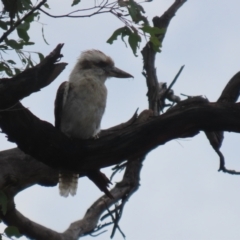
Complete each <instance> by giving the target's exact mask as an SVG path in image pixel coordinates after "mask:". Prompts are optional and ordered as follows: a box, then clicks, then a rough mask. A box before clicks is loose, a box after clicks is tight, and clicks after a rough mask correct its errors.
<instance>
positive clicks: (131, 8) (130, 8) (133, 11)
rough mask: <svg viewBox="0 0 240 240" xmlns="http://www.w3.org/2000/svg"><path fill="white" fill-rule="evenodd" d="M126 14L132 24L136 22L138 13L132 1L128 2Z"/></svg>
mask: <svg viewBox="0 0 240 240" xmlns="http://www.w3.org/2000/svg"><path fill="white" fill-rule="evenodd" d="M128 12H129V14H130V16H131V18H132V20H133V21H134V22H136V21H137V13H138V12H139V10H138V8H137V7H136V3H135V2H134V1H133V0H129V1H128Z"/></svg>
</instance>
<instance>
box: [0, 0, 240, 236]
mask: <svg viewBox="0 0 240 240" xmlns="http://www.w3.org/2000/svg"><path fill="white" fill-rule="evenodd" d="M99 1H100V0H99ZM48 2H49V5H50V7H51V13H52V14H58V15H59V14H64V13H67V12H69V11H71V10H72V9H71V8H70V3H71V1H70V0H69V1H66V0H58V1H54V0H51V1H48ZM87 3H88V4H90V5H91V6H93V5H94V1H90V0H82V1H81V4H80V5H79V6H78V7H76V8H74V9H78V8H80V7H85V6H86V4H87ZM172 3H173V1H170V0H155V1H153V2H151V3H143V7H144V8H145V10H146V13H147V15H148V16H149V17H148V18H149V20H150V19H152V17H154V16H156V15H158V16H160V15H161V14H162V13H163V12H164V11H165V10H166V9H167V8H168V7H169V6H170V5H171V4H172ZM239 9H240V1H239V0H228V1H226V0H225V1H219V0H211V1H202V0H189V1H187V2H186V3H185V4H184V5H183V6H182V8H181V9H180V10H179V11H178V12H177V14H176V16H175V17H174V18H173V20H172V22H171V24H170V26H169V28H168V31H167V34H166V37H165V39H164V42H163V48H162V53H161V54H158V55H157V57H156V67H157V74H158V79H159V81H161V82H167V83H170V82H171V80H172V79H173V77H174V76H175V74H176V73H177V71H178V70H179V68H180V67H181V66H182V65H183V64H185V69H184V71H183V72H182V74H181V76H180V77H179V79H178V81H177V83H176V84H175V85H174V91H175V93H176V94H178V95H180V93H184V94H187V95H204V96H206V97H207V98H208V99H209V100H210V101H215V100H216V99H217V98H218V96H219V95H220V93H221V91H222V89H223V88H224V86H225V85H226V83H227V81H228V80H229V79H230V78H231V77H232V76H233V75H234V74H235V73H236V72H238V71H239V69H240V15H239ZM40 22H41V23H43V24H46V25H44V32H45V38H46V39H47V41H48V43H49V45H46V44H45V43H44V41H43V39H42V36H41V25H40V24H38V23H36V24H34V26H33V27H32V29H31V40H32V41H35V42H37V44H36V45H35V46H34V47H32V48H31V49H32V50H34V51H41V52H42V53H43V54H44V55H47V54H49V53H50V52H51V51H52V50H53V49H54V48H55V46H56V45H57V44H58V43H64V44H65V45H64V47H63V49H62V53H63V55H64V57H63V58H62V61H64V62H67V63H68V66H67V68H66V70H65V71H64V72H63V73H62V74H61V75H60V76H59V77H58V78H57V80H56V81H54V82H53V83H52V84H51V85H50V86H48V87H46V88H44V89H43V90H42V91H41V92H39V93H36V94H33V95H31V96H30V97H28V98H26V99H24V100H23V101H22V102H23V104H24V106H25V107H28V108H29V109H30V110H31V111H32V112H33V113H34V114H35V115H37V116H38V117H39V118H41V119H43V120H46V121H49V122H51V123H53V122H54V117H53V103H54V98H55V94H56V91H57V88H58V86H59V85H60V83H61V82H63V81H65V80H67V79H68V76H69V73H70V71H71V70H72V68H73V66H74V64H75V62H76V59H77V58H78V56H79V55H80V53H81V51H83V50H87V49H93V48H94V49H99V50H101V51H103V52H104V53H106V54H108V55H110V56H111V57H112V58H113V59H114V60H115V64H116V66H117V67H119V68H121V69H123V70H125V71H127V72H129V73H131V74H132V75H133V76H134V79H115V78H113V79H110V80H108V81H107V83H106V85H107V88H108V93H109V95H108V102H107V109H106V113H105V115H104V117H103V121H102V128H103V129H105V128H109V127H112V126H114V125H116V124H119V123H122V122H124V121H127V120H128V119H129V118H130V117H131V116H132V114H133V113H134V112H135V110H136V109H137V108H139V112H141V111H142V110H144V109H146V108H147V107H148V103H147V98H146V92H147V88H146V83H145V79H144V77H143V76H142V74H141V71H142V58H141V54H140V53H139V56H138V57H135V56H134V55H133V54H132V52H131V49H130V48H129V47H128V48H126V47H125V45H124V43H123V42H122V41H121V40H120V39H119V40H118V41H117V42H115V43H114V44H113V45H109V44H107V43H106V40H107V39H108V38H109V37H110V36H111V34H112V33H113V31H114V30H115V29H117V28H119V27H122V26H123V25H122V23H121V22H120V21H119V20H118V19H116V18H115V17H114V16H112V15H110V14H102V15H98V16H94V17H91V18H78V19H65V18H63V19H53V18H49V17H46V16H43V15H42V16H41V19H40ZM145 43H146V42H145V41H144V40H143V42H142V45H141V47H143V46H144V45H145ZM172 127H173V128H174V126H172ZM0 137H1V138H0V141H1V150H4V149H9V148H12V147H14V146H15V145H14V144H11V143H8V142H7V140H6V138H5V136H4V134H2V135H1V136H0ZM239 141H240V137H239V136H238V135H237V134H234V133H225V140H224V142H223V146H222V152H223V154H224V156H225V159H226V166H227V167H228V168H230V169H236V170H240V161H239V160H240V159H239V155H240V148H239ZM218 167H219V159H218V156H217V155H216V154H215V152H214V151H213V150H212V148H211V146H210V145H209V143H208V140H207V139H206V137H205V135H204V134H203V133H200V134H199V135H198V136H196V137H194V138H189V139H176V140H173V141H171V142H169V143H167V144H165V145H164V146H160V147H158V148H157V149H155V150H154V151H152V152H151V153H149V154H148V156H147V158H146V160H145V162H144V167H143V169H142V173H141V187H140V188H139V190H138V192H136V193H135V194H134V195H133V196H132V197H131V199H130V200H129V202H128V203H127V205H126V207H125V209H124V213H123V216H122V219H121V222H120V227H121V229H122V231H123V232H124V233H125V235H126V238H127V239H128V240H146V239H151V240H158V239H161V240H215V239H216V240H239V239H240V227H239V224H240V176H232V175H228V174H224V173H222V172H218V171H217V170H218ZM105 172H106V173H107V174H108V176H110V171H109V170H105ZM120 177H121V176H119V177H118V178H116V180H115V181H117V180H119V179H120ZM101 195H102V194H101V192H100V191H99V190H98V189H97V188H96V187H95V185H94V184H93V183H91V182H90V181H89V180H88V179H86V178H84V179H80V180H79V188H78V193H77V196H75V197H68V198H63V197H60V196H59V194H58V187H54V188H43V187H39V186H34V187H31V188H29V189H27V190H25V191H23V192H22V193H19V194H18V196H17V197H16V199H15V200H16V207H17V209H18V210H20V211H21V212H22V213H23V214H24V215H26V216H27V217H29V218H30V219H32V220H34V221H36V222H38V223H41V224H43V225H45V226H47V227H49V228H52V229H54V230H56V231H60V232H62V231H64V230H65V229H66V228H67V227H68V226H69V224H70V223H71V222H73V221H75V220H77V219H80V218H81V217H82V216H83V215H84V213H85V211H86V210H87V208H88V207H89V206H90V205H91V204H92V203H93V201H95V200H96V199H97V198H98V197H99V196H101ZM110 234H111V228H108V232H106V233H104V234H103V235H101V236H99V237H98V238H97V239H99V240H106V239H109V238H110ZM22 239H23V240H24V239H25V238H22ZM85 239H86V240H88V239H91V237H85ZM120 239H122V237H121V235H120V234H119V233H117V234H116V236H115V240H120Z"/></svg>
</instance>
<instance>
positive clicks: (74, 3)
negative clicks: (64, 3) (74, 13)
mask: <svg viewBox="0 0 240 240" xmlns="http://www.w3.org/2000/svg"><path fill="white" fill-rule="evenodd" d="M80 2H81V0H73V3H72V5H71V6H74V5H77V4H79V3H80Z"/></svg>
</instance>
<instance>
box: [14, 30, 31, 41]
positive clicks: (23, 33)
mask: <svg viewBox="0 0 240 240" xmlns="http://www.w3.org/2000/svg"><path fill="white" fill-rule="evenodd" d="M17 33H18V36H19V37H20V38H22V39H23V40H24V41H25V42H28V41H29V39H30V37H29V36H28V33H27V31H26V30H24V29H21V28H17Z"/></svg>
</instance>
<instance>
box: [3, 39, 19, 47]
mask: <svg viewBox="0 0 240 240" xmlns="http://www.w3.org/2000/svg"><path fill="white" fill-rule="evenodd" d="M5 43H6V44H7V45H8V46H9V47H11V48H13V49H22V48H23V44H21V43H18V42H17V41H15V40H13V39H10V40H8V39H5Z"/></svg>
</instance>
